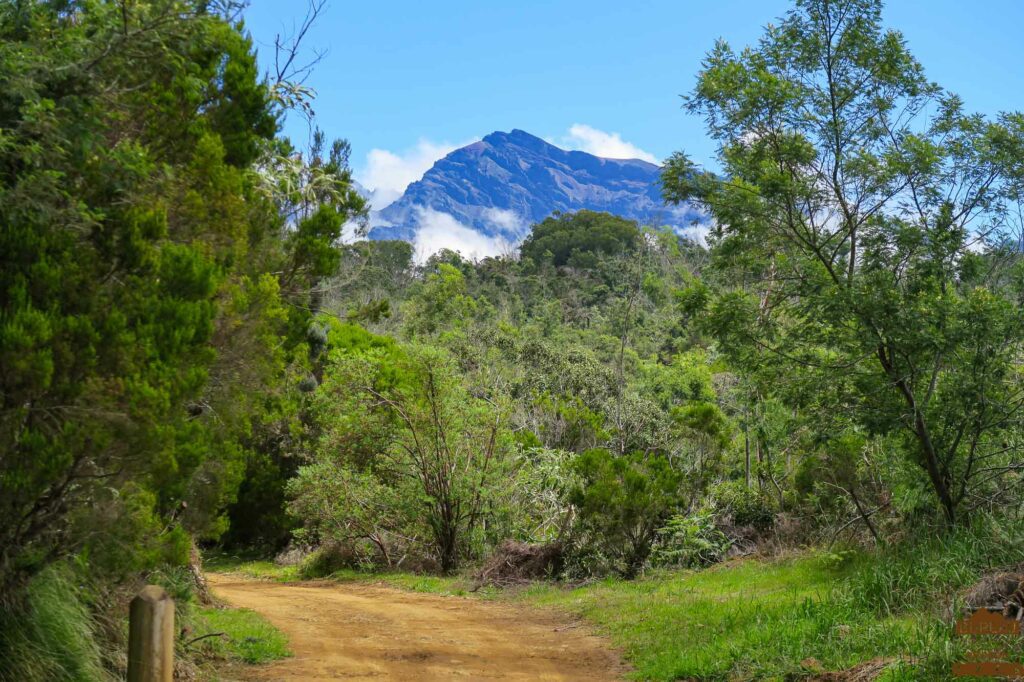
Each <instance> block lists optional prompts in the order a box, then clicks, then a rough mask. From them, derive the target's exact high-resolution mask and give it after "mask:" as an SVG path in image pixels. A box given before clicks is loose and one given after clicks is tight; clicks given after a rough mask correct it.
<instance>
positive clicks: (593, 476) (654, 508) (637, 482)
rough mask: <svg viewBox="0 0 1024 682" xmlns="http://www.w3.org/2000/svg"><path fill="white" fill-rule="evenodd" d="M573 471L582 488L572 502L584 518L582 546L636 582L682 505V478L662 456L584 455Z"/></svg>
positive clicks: (604, 452)
mask: <svg viewBox="0 0 1024 682" xmlns="http://www.w3.org/2000/svg"><path fill="white" fill-rule="evenodd" d="M574 467H575V469H576V473H577V474H578V476H579V478H580V483H579V484H578V485H577V487H576V488H575V489H574V490H573V491H572V493H571V494H570V496H569V500H570V501H571V502H572V504H573V505H575V506H576V508H577V511H578V515H579V516H578V519H579V520H578V528H577V532H578V534H581V535H582V543H581V544H580V545H578V546H580V547H581V548H582V549H581V551H582V552H584V553H587V554H591V555H593V554H594V553H597V554H600V555H604V556H606V557H608V558H609V559H610V560H611V566H612V567H613V568H614V570H616V571H618V572H619V573H621V574H622V576H623V577H625V578H634V577H636V575H637V574H638V573H639V572H640V571H641V570H642V569H643V567H644V564H645V563H646V562H647V559H648V557H649V556H650V554H651V547H652V545H653V544H654V540H655V537H656V536H657V532H658V529H659V528H661V526H662V524H664V522H665V520H666V519H667V518H668V517H669V516H670V515H671V514H672V513H673V512H674V511H675V510H676V509H677V508H678V507H679V505H680V503H681V502H682V499H681V493H680V489H681V483H682V474H680V473H679V472H678V471H676V470H675V469H673V468H672V466H671V465H670V464H669V462H668V459H666V458H665V457H664V456H661V455H655V454H651V455H646V454H644V453H640V452H635V453H630V454H628V455H619V456H616V455H613V454H612V453H610V452H608V451H607V450H603V449H593V450H588V451H587V452H584V453H583V454H582V455H580V456H579V457H578V458H577V459H576V462H575V463H574Z"/></svg>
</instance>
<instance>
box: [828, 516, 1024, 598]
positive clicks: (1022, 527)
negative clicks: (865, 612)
mask: <svg viewBox="0 0 1024 682" xmlns="http://www.w3.org/2000/svg"><path fill="white" fill-rule="evenodd" d="M856 563H857V565H856V570H854V571H852V574H851V576H850V578H849V580H848V582H847V585H846V589H845V592H846V596H847V597H848V598H849V599H850V600H852V601H853V602H855V603H857V604H858V605H859V606H860V607H862V608H869V609H871V610H873V611H874V612H875V613H877V614H879V615H895V614H900V613H906V612H908V611H909V612H920V611H922V610H923V609H924V610H928V609H932V610H934V611H935V614H937V613H940V612H943V613H951V612H952V610H953V609H954V608H955V607H956V603H955V602H956V598H957V596H958V594H959V592H960V591H961V590H963V589H964V588H966V587H968V586H969V585H972V584H973V583H975V582H977V581H978V580H979V579H980V578H981V577H982V576H983V575H984V574H986V573H990V572H992V571H998V570H1010V569H1015V568H1016V567H1018V566H1021V565H1022V564H1024V522H1021V521H1009V520H1007V519H1005V518H1000V519H997V518H992V517H979V518H977V519H976V520H975V522H974V523H973V524H972V525H971V526H970V527H968V528H959V529H957V530H954V531H951V532H948V533H937V534H935V535H928V536H926V537H925V539H923V540H920V541H916V542H907V543H904V544H902V545H898V546H895V547H891V548H888V549H886V550H883V551H881V552H878V553H876V554H867V555H863V556H861V557H859V558H858V559H857V560H856ZM933 615H934V614H933Z"/></svg>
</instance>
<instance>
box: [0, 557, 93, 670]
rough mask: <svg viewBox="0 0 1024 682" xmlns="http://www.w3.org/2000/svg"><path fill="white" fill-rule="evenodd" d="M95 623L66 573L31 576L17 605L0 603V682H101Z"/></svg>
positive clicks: (62, 569)
mask: <svg viewBox="0 0 1024 682" xmlns="http://www.w3.org/2000/svg"><path fill="white" fill-rule="evenodd" d="M108 680H113V677H111V675H110V674H109V673H108V672H107V671H106V670H105V669H104V667H103V657H102V653H101V651H100V647H99V644H98V639H97V627H96V622H95V621H94V619H93V618H92V615H91V613H90V610H89V606H88V604H87V603H86V601H85V598H84V596H83V593H82V590H81V589H80V588H79V587H78V586H77V585H76V584H75V582H74V580H73V574H72V572H71V570H70V569H69V568H68V567H66V566H54V567H51V568H48V569H47V570H45V571H44V572H42V573H40V574H39V575H38V576H36V577H35V578H34V579H33V580H32V582H31V583H29V585H28V588H27V589H26V590H25V592H24V593H23V599H22V600H21V601H20V602H13V601H0V682H106V681H108Z"/></svg>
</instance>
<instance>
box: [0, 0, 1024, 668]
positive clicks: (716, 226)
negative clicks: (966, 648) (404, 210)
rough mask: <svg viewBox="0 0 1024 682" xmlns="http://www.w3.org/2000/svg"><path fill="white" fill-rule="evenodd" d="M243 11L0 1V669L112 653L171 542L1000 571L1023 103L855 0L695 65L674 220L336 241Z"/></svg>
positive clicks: (949, 585)
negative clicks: (470, 255) (452, 241)
mask: <svg viewBox="0 0 1024 682" xmlns="http://www.w3.org/2000/svg"><path fill="white" fill-rule="evenodd" d="M242 9H243V7H242V6H241V5H240V4H235V3H232V2H192V1H184V0H150V1H146V2H113V1H105V0H87V1H81V2H77V1H66V0H65V1H60V2H56V1H45V2H44V1H26V2H21V1H14V0H8V1H0V262H2V267H0V398H2V402H3V404H2V410H0V595H2V597H0V679H3V680H8V679H10V680H15V679H17V680H58V679H68V680H92V679H105V678H107V677H115V676H117V675H119V674H121V673H122V671H123V666H124V661H123V656H122V654H121V653H120V652H122V650H123V648H124V638H125V626H124V615H125V614H124V605H125V603H126V601H127V599H128V598H130V596H131V594H132V593H133V592H134V590H136V589H137V588H138V587H139V586H140V585H141V584H143V583H144V582H146V581H149V582H154V581H156V582H160V583H162V584H165V585H167V586H168V587H171V588H173V589H174V590H176V592H175V594H177V595H179V596H181V597H182V598H183V600H184V601H187V600H188V599H189V598H190V597H189V595H191V594H193V593H195V592H197V591H201V589H202V580H201V570H202V569H201V560H200V555H201V553H202V551H203V550H214V549H221V550H226V551H229V552H236V553H237V552H257V553H259V554H262V555H263V556H267V557H273V556H275V555H278V554H282V553H284V554H291V555H298V556H300V557H303V559H302V560H303V561H304V562H305V564H304V565H305V566H306V567H307V568H308V571H309V573H310V574H319V575H325V574H329V573H331V572H333V571H335V570H338V569H357V570H362V571H398V570H401V571H408V572H420V573H432V574H438V573H440V574H452V573H458V572H462V573H465V574H474V575H475V574H477V572H478V571H479V570H480V567H481V566H485V565H490V564H488V561H491V560H492V558H493V557H494V556H495V555H496V553H497V556H499V557H506V558H509V560H508V561H506V562H505V565H506V566H510V567H513V568H514V569H515V570H519V569H521V571H522V572H520V573H514V574H510V575H505V574H501V573H500V572H498V573H497V574H487V575H483V574H481V575H483V577H481V580H483V579H485V578H488V579H490V580H492V581H493V582H496V583H497V584H506V583H509V582H512V581H514V580H518V579H533V580H545V579H546V580H560V581H565V582H567V583H573V582H577V581H585V580H589V579H592V578H598V577H601V578H604V577H609V576H613V577H617V578H620V579H623V580H632V579H635V578H637V577H638V576H642V575H644V574H645V573H647V572H650V571H651V570H652V569H693V568H702V567H707V566H710V565H712V564H717V563H720V562H723V561H725V560H727V559H731V558H736V557H746V556H751V555H758V556H769V555H773V554H780V553H785V552H792V551H804V550H807V549H808V548H822V547H828V548H832V549H835V548H837V547H841V548H844V551H845V549H849V550H851V551H857V552H867V554H866V555H865V556H871V557H884V556H903V557H907V556H912V554H907V552H912V550H913V548H914V547H915V546H916V544H915V543H917V542H919V540H920V538H924V537H930V538H936V537H938V538H940V539H941V538H957V542H959V543H960V544H959V545H956V546H958V547H966V546H970V547H973V549H971V550H965V552H964V553H963V554H949V555H947V556H946V558H942V557H941V556H940V557H939V558H937V559H936V561H960V562H963V564H962V565H963V570H962V571H959V570H957V571H951V572H950V573H949V574H943V575H944V576H946V575H950V574H955V578H950V579H949V580H947V581H946V582H942V581H941V580H938V579H935V580H933V578H934V576H933V575H930V574H929V575H925V574H921V575H917V574H914V575H913V576H912V577H911V578H910V579H912V580H918V581H919V583H914V584H913V585H912V586H910V587H907V588H906V589H907V591H914V590H918V591H920V592H921V594H931V592H929V590H932V591H933V592H934V591H938V592H939V593H942V590H948V591H951V593H950V594H949V595H946V596H948V597H949V598H950V599H952V597H953V594H952V591H955V589H960V588H962V587H964V586H965V585H967V584H968V583H970V582H971V581H973V580H976V579H977V578H978V577H979V576H980V573H981V572H983V571H984V570H992V569H997V568H1009V567H1011V566H1012V565H1013V564H1014V563H1015V562H1018V561H1021V560H1024V556H1020V551H1019V545H1020V543H1019V534H1018V530H1017V529H1018V528H1020V525H1019V523H1018V518H1019V514H1020V511H1021V503H1022V501H1024V497H1022V495H1021V490H1020V474H1021V471H1022V469H1024V462H1022V461H1021V457H1020V444H1021V438H1022V435H1024V423H1022V413H1021V408H1022V406H1024V375H1022V365H1021V359H1022V343H1024V327H1022V325H1024V315H1022V308H1021V304H1022V301H1024V264H1022V260H1021V251H1020V238H1021V229H1022V228H1024V225H1022V224H1021V223H1020V220H1021V218H1020V216H1021V212H1020V209H1021V200H1022V198H1024V195H1022V190H1024V165H1022V160H1024V117H1022V116H1021V115H1019V114H1005V115H1001V116H999V117H997V118H995V119H988V118H985V117H982V116H979V115H974V114H971V113H969V112H968V111H967V107H966V105H965V104H964V103H963V102H962V101H961V100H960V99H958V98H957V97H956V96H955V95H953V94H951V93H949V92H947V91H946V90H943V89H942V88H941V87H939V86H938V85H936V84H934V83H932V82H930V81H929V80H928V79H927V77H926V76H925V71H924V69H923V67H922V66H921V65H920V64H919V63H918V62H917V61H915V59H914V58H913V56H912V55H911V54H909V52H908V51H907V48H906V46H905V43H904V41H903V40H902V38H901V37H900V35H899V34H898V33H895V32H891V31H888V30H886V29H885V28H884V27H883V24H882V19H881V5H880V3H879V2H877V1H875V0H799V1H798V2H797V3H796V8H795V9H794V11H793V12H792V13H791V14H790V15H788V16H787V17H785V18H784V19H782V20H781V21H780V23H779V24H778V25H775V26H772V27H769V28H768V29H767V30H766V32H765V34H764V36H763V38H762V39H761V41H760V42H759V43H757V44H756V45H754V46H753V47H750V48H747V49H745V50H742V51H734V50H733V49H731V48H730V47H729V46H727V45H725V44H724V43H719V44H718V45H716V46H714V47H713V49H712V50H711V52H709V53H708V55H707V58H706V61H705V63H704V65H703V70H702V71H701V72H700V73H699V74H698V75H697V83H696V86H695V88H694V89H693V90H692V92H691V93H690V94H689V95H688V96H687V97H686V107H687V108H688V110H689V111H690V112H691V113H693V114H697V115H700V116H703V117H704V118H705V119H706V123H707V130H708V133H709V135H710V136H711V137H712V138H713V139H714V140H715V141H717V142H718V143H719V145H720V146H719V149H720V152H719V158H718V166H717V167H716V168H715V169H704V168H701V167H699V166H697V165H696V164H695V163H694V162H692V161H691V160H690V159H689V158H688V157H687V156H686V155H685V154H684V153H682V152H680V153H678V154H676V155H674V156H673V157H672V158H671V159H670V160H669V161H668V163H667V165H666V167H665V172H664V176H663V182H664V194H665V197H666V200H667V201H669V202H675V203H681V202H692V203H693V204H695V205H697V206H699V207H701V208H702V210H704V211H705V212H706V214H707V216H708V217H709V222H710V225H711V227H710V230H709V232H708V234H707V237H706V240H702V241H700V242H697V241H693V240H690V239H686V238H683V237H680V236H679V235H678V234H676V233H675V232H673V231H672V230H670V229H668V228H662V227H659V226H646V225H637V224H636V223H633V222H630V221H628V220H625V219H622V218H619V217H616V216H612V215H608V214H601V213H594V212H589V211H580V212H577V213H568V214H555V215H553V216H551V217H549V218H547V219H546V220H544V221H542V222H540V223H539V224H537V225H534V226H533V227H532V229H531V231H530V233H529V235H528V236H527V237H526V239H525V241H524V242H523V243H522V244H521V246H520V248H519V249H518V252H517V253H516V254H514V255H511V256H507V257H498V258H486V259H483V260H479V261H472V260H468V259H466V258H464V257H463V256H461V255H460V254H458V253H454V252H450V251H442V252H439V253H436V254H433V255H430V256H429V257H428V258H426V259H425V260H421V259H417V258H416V257H415V256H417V255H418V254H414V252H413V247H412V245H410V244H409V243H407V242H399V241H373V240H368V239H365V216H366V210H367V207H366V206H365V204H364V201H363V199H362V198H360V196H359V195H358V194H357V193H356V191H355V189H354V186H353V183H352V180H351V173H350V170H349V167H348V149H349V148H348V145H347V143H346V142H344V141H341V140H339V141H336V142H333V143H331V142H329V141H328V140H327V138H326V137H325V136H324V135H323V134H321V133H317V134H316V135H315V136H314V138H313V143H312V145H311V146H310V148H308V149H299V148H297V147H296V146H295V145H293V144H292V143H291V142H290V141H288V140H287V139H285V138H283V137H282V136H281V135H280V133H279V129H280V123H281V120H282V117H283V116H284V115H286V114H287V113H288V112H289V111H293V112H295V111H296V110H297V111H299V112H302V111H307V110H308V108H309V101H308V97H309V94H310V93H308V91H306V90H305V89H304V88H303V86H302V85H301V84H300V83H297V82H295V81H293V80H290V77H291V76H292V75H293V74H292V75H290V74H289V73H288V72H287V70H286V71H284V72H281V73H276V74H263V73H261V72H260V70H259V68H258V67H257V63H256V57H255V52H254V49H253V45H252V42H251V40H250V38H249V37H247V33H246V31H245V27H244V24H243V23H242V21H241V16H242V14H241V12H242ZM353 232H354V234H355V237H345V238H343V235H351V234H352V233H353ZM972 534H974V535H972ZM975 535H976V536H977V537H978V538H981V536H982V535H983V536H984V537H983V538H981V539H978V540H977V544H974V545H971V544H970V543H969V542H968V541H966V540H964V539H963V538H965V537H975ZM979 548H980V549H979ZM1015 548H1017V549H1015ZM971 552H973V553H978V552H994V553H996V555H995V556H992V555H988V556H984V557H980V558H979V557H977V556H974V557H971V556H968V554H970V553H971ZM901 553H902V554H901ZM835 556H839V559H837V561H839V560H841V559H842V555H841V554H840V555H835ZM514 557H520V558H522V557H528V558H529V559H530V561H529V562H528V563H529V568H528V569H527V568H525V567H524V566H525V564H523V565H522V566H521V565H519V564H515V563H514V561H512V559H511V558H514ZM879 560H880V561H881V559H879ZM972 562H973V563H972ZM898 579H899V577H898V576H897V577H893V578H892V580H898ZM878 580H880V581H881V580H882V578H878ZM943 580H945V578H943ZM929 581H932V582H931V583H929ZM943 598H945V597H943ZM916 604H917V603H916V602H911V601H907V602H906V604H904V605H903V606H892V605H886V606H884V607H880V608H881V609H882V610H887V609H890V607H891V608H892V609H897V610H898V609H899V608H903V607H907V608H915V609H916V608H917V605H916ZM907 605H910V606H907ZM943 617H944V618H945V619H946V621H945V623H946V625H948V623H949V622H950V620H949V614H948V613H945V614H944V615H943ZM187 655H188V654H187V653H186V656H187ZM702 679H703V678H702ZM707 679H712V678H711V677H708V678H707ZM714 679H718V678H717V677H715V678H714ZM723 679H724V678H723Z"/></svg>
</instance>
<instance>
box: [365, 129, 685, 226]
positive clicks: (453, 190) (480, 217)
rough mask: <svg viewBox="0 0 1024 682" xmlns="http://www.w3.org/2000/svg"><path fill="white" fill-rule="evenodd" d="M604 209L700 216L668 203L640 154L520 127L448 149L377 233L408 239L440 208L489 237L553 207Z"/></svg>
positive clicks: (384, 213)
mask: <svg viewBox="0 0 1024 682" xmlns="http://www.w3.org/2000/svg"><path fill="white" fill-rule="evenodd" d="M580 209H589V210H592V211H607V212H609V213H613V214H615V215H619V216H622V217H624V218H629V219H631V220H636V221H637V222H640V223H641V224H645V225H673V226H677V227H679V228H683V227H685V226H687V225H689V224H690V223H691V222H692V221H693V220H694V219H695V218H699V214H697V213H696V212H695V211H693V210H691V209H688V208H686V207H682V208H680V207H668V206H666V205H665V202H664V200H663V199H662V197H661V169H660V168H659V167H658V166H656V165H654V164H652V163H648V162H646V161H642V160H638V159H605V158H601V157H598V156H594V155H593V154H588V153H586V152H581V151H566V150H564V149H561V148H559V147H557V146H555V145H553V144H551V143H550V142H547V141H546V140H544V139H542V138H539V137H537V136H536V135H531V134H530V133H528V132H526V131H524V130H520V129H518V128H514V129H512V130H511V131H510V132H503V131H495V132H493V133H491V134H489V135H487V136H486V137H484V138H483V140H481V141H480V142H475V143H473V144H471V145H467V146H465V147H462V148H460V149H456V150H455V151H453V152H451V153H450V154H448V155H447V156H446V157H444V158H443V159H441V160H439V161H438V162H437V163H435V164H434V165H433V167H432V168H430V170H428V171H427V172H426V173H425V174H424V175H423V178H422V179H420V180H418V181H416V182H414V183H412V184H411V185H409V187H408V188H407V189H406V190H405V193H404V194H403V195H402V197H401V198H400V199H398V201H396V202H394V203H393V204H391V205H390V206H388V207H386V208H384V209H383V210H381V211H379V212H378V213H377V214H376V219H377V223H378V225H379V226H378V227H376V228H375V229H374V230H373V233H372V235H373V237H374V238H377V239H395V238H400V239H413V238H414V237H415V235H416V233H417V231H418V229H420V227H422V223H423V220H424V217H425V216H436V215H437V214H446V215H448V216H450V217H451V218H452V219H453V220H454V221H455V223H457V224H459V225H461V226H463V227H467V228H470V229H472V230H474V231H476V232H479V233H481V234H484V235H487V236H496V235H497V236H501V237H503V238H508V239H509V240H512V241H514V240H517V239H519V238H520V237H522V236H523V235H522V232H523V231H525V229H526V227H527V226H528V225H530V224H533V223H537V222H540V221H541V220H543V219H544V218H546V217H548V216H549V215H551V214H552V213H553V212H555V211H561V212H570V211H578V210H580Z"/></svg>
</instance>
